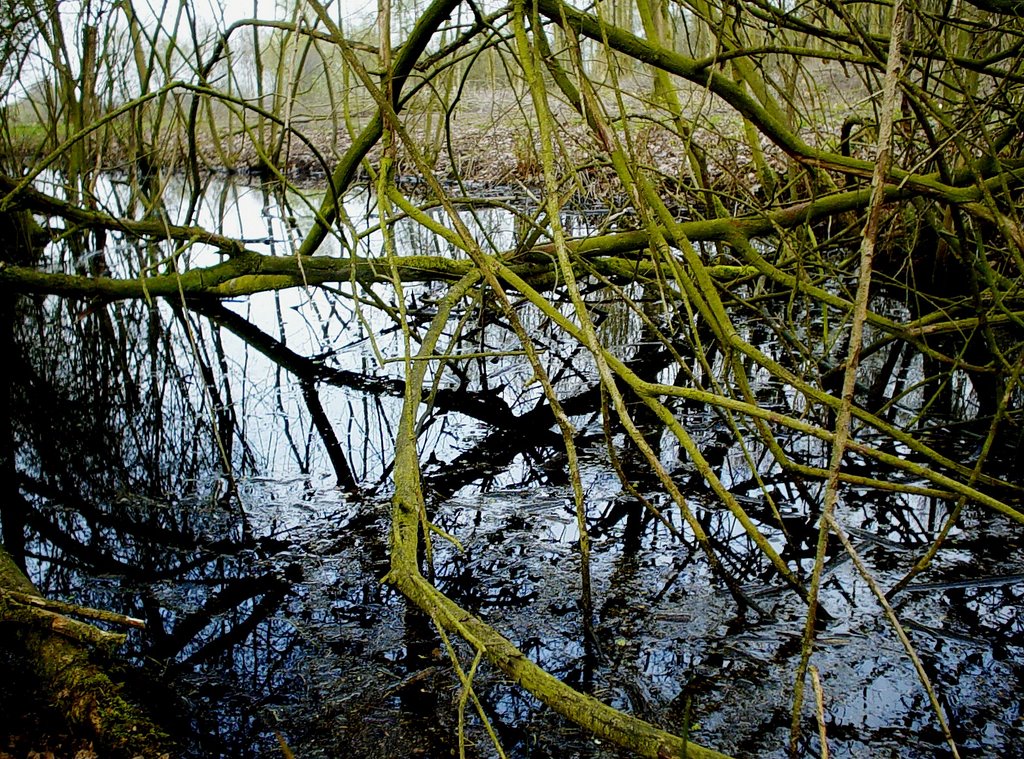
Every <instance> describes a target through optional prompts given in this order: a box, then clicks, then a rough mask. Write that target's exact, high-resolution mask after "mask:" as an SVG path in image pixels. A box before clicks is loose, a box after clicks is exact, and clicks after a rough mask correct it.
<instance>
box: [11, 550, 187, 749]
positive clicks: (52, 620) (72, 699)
mask: <svg viewBox="0 0 1024 759" xmlns="http://www.w3.org/2000/svg"><path fill="white" fill-rule="evenodd" d="M0 588H3V589H4V590H6V591H8V592H9V593H13V594H25V595H29V596H38V595H39V594H38V591H37V590H36V589H35V587H34V586H33V585H32V583H31V581H29V579H28V578H27V577H26V576H25V575H24V573H23V572H22V571H21V570H20V569H18V567H17V565H16V564H15V563H14V561H13V560H12V559H11V557H10V555H9V554H8V553H7V552H6V551H5V550H4V549H3V548H0ZM30 608H31V607H30V606H25V605H21V604H18V603H16V602H14V601H13V599H12V597H11V596H7V600H6V601H5V602H4V603H3V604H0V625H2V626H3V627H4V628H5V629H6V630H13V633H14V634H13V635H8V636H6V639H7V640H9V641H11V642H12V644H14V645H16V646H20V647H21V648H22V650H24V651H25V653H26V654H27V658H28V660H29V662H30V664H31V669H32V672H33V674H34V676H35V678H36V679H37V680H38V682H39V684H40V687H41V688H42V689H43V690H44V691H45V693H46V695H47V696H48V698H49V699H50V700H51V702H52V703H53V705H54V706H55V707H56V709H57V710H58V711H59V712H60V713H61V714H63V715H64V717H65V719H66V720H67V726H68V729H69V730H70V731H71V732H72V733H74V734H75V735H78V736H80V737H81V738H82V739H83V740H85V741H89V742H92V743H93V745H94V746H95V747H96V749H97V750H98V752H99V753H100V755H101V756H109V757H138V756H142V757H164V756H170V755H171V753H172V751H173V743H172V741H171V740H170V738H169V736H168V735H167V733H166V732H165V731H164V730H162V729H161V728H160V727H159V726H158V725H157V724H156V723H155V722H154V721H153V720H152V719H151V718H150V717H149V716H147V715H145V714H144V713H143V711H142V710H141V709H140V708H139V707H138V706H137V705H135V704H132V703H130V702H128V701H127V700H126V699H125V698H124V697H123V696H122V695H121V692H120V691H121V688H120V687H119V686H118V685H117V684H115V683H114V682H113V681H112V680H111V679H110V677H109V676H108V675H107V674H106V672H105V671H104V669H103V668H102V667H101V666H99V665H98V664H97V663H96V662H95V661H93V656H92V655H91V650H90V646H88V645H86V644H84V643H83V642H80V640H81V636H80V635H76V634H74V633H72V637H69V636H68V634H67V631H68V629H69V628H70V629H72V630H74V629H76V623H74V621H73V620H68V619H67V618H64V617H58V616H56V615H50V616H46V615H48V614H50V613H49V612H47V613H45V614H44V615H42V616H40V615H39V614H35V615H33V614H31V613H30V612H28V611H26V610H27V609H30ZM33 620H35V621H33ZM61 620H62V621H61ZM80 624H81V623H77V625H80ZM97 632H99V631H97ZM79 633H80V631H79ZM93 640H94V642H95V641H96V640H97V638H96V636H93Z"/></svg>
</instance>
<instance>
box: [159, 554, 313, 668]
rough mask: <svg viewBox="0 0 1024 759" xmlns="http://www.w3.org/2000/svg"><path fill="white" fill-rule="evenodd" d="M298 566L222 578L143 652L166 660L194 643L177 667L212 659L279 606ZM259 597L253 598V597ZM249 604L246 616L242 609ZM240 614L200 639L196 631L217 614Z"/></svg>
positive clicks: (246, 636)
mask: <svg viewBox="0 0 1024 759" xmlns="http://www.w3.org/2000/svg"><path fill="white" fill-rule="evenodd" d="M301 576H302V571H301V569H299V567H298V565H290V566H289V567H288V568H286V570H285V572H284V575H283V576H282V575H281V574H279V573H268V574H263V575H258V576H254V577H253V576H242V577H238V578H235V579H231V580H225V581H224V584H223V586H222V588H221V590H220V591H218V592H217V593H215V594H213V595H211V596H210V597H209V598H207V599H206V602H205V603H204V604H203V606H202V608H201V609H199V610H197V611H195V612H192V613H191V614H189V615H187V616H186V617H184V618H183V619H181V620H179V621H178V622H177V624H176V625H175V626H174V629H173V631H172V632H171V633H169V634H165V635H162V636H160V637H159V638H157V639H156V640H154V642H153V645H152V646H151V647H150V648H149V650H148V651H147V652H146V653H147V655H148V656H152V657H154V658H157V659H169V658H172V657H174V656H176V655H177V654H179V653H181V652H183V651H184V650H185V649H186V648H190V647H193V646H194V650H192V651H191V652H190V653H189V654H188V655H187V656H186V657H185V659H184V660H183V661H182V662H181V663H180V665H179V666H185V665H188V664H192V663H195V662H200V661H204V660H207V659H213V658H215V657H216V656H218V655H219V654H221V653H223V652H224V651H227V650H229V649H230V648H232V647H233V646H235V645H237V644H238V643H240V642H242V641H243V640H245V639H246V638H248V637H249V635H250V634H252V632H253V631H254V630H255V629H256V627H257V626H258V625H260V624H261V623H262V622H263V621H265V620H266V619H267V618H268V617H269V616H270V615H271V614H273V613H274V611H276V609H277V608H278V607H279V606H280V605H281V602H282V601H283V600H284V598H285V596H286V595H287V593H288V591H289V590H290V589H291V586H292V582H293V581H295V580H299V579H301ZM257 598H259V600H258V601H257V600H256V599H257ZM249 602H252V603H251V609H250V610H249V612H248V614H247V615H246V613H245V611H243V608H244V607H245V606H246V605H247V603H249ZM229 614H230V615H232V616H235V615H238V616H240V617H243V618H242V619H241V620H240V621H237V620H235V621H232V622H231V623H229V624H227V625H226V628H225V627H222V626H220V625H218V626H217V627H216V628H213V629H214V630H215V631H216V632H214V633H213V634H211V635H209V636H208V637H206V638H205V640H204V639H203V638H204V636H202V635H200V633H201V632H202V631H203V630H204V629H206V628H207V627H208V626H209V625H210V624H211V623H213V622H214V621H215V620H216V619H218V618H219V617H222V616H225V615H229Z"/></svg>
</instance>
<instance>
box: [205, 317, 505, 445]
mask: <svg viewBox="0 0 1024 759" xmlns="http://www.w3.org/2000/svg"><path fill="white" fill-rule="evenodd" d="M188 307H189V308H190V309H191V310H193V311H195V312H196V313H199V314H202V315H203V316H206V317H207V318H208V319H210V320H212V321H215V322H217V323H218V324H220V325H221V326H222V327H225V328H226V329H228V330H230V331H231V332H233V333H235V335H237V336H238V337H239V338H241V339H242V340H244V341H245V342H246V344H248V345H249V346H250V347H252V348H255V349H256V350H257V351H259V352H260V353H262V354H263V355H265V356H266V357H267V358H269V359H270V360H271V361H273V362H274V363H276V364H277V365H278V366H280V367H282V368H284V369H287V370H288V371H289V372H291V373H292V374H293V375H294V376H295V377H296V378H298V379H299V380H300V381H304V382H314V383H316V382H324V383H327V384H329V385H335V386H337V387H346V388H350V389H352V390H358V391H361V392H364V393H370V394H372V395H390V396H394V397H401V396H402V395H403V394H404V393H405V383H404V382H403V381H402V380H399V379H394V378H391V377H374V376H371V375H368V374H364V373H361V372H353V371H349V370H347V369H337V368H334V367H331V366H327V365H326V364H325V363H324V362H323V361H322V360H319V359H315V358H310V357H307V356H303V355H301V354H299V353H296V352H295V351H293V350H292V349H291V348H289V347H288V346H286V345H285V344H284V343H283V342H281V341H280V340H277V339H275V338H274V337H272V336H270V335H268V334H267V333H265V332H263V331H262V330H261V329H259V328H258V327H257V326H255V325H254V324H252V323H251V322H249V321H248V320H247V319H244V318H243V317H241V316H239V315H238V314H236V313H234V312H233V311H231V310H230V309H228V308H227V307H225V306H223V305H222V304H221V303H219V302H217V301H212V300H200V299H193V300H189V301H188ZM427 398H428V395H427V394H426V393H424V400H426V399H427ZM433 404H434V406H435V407H436V408H438V409H441V410H442V411H458V412H459V413H460V414H465V415H466V416H469V417H472V418H474V419H478V420H480V421H482V422H486V423H487V424H490V425H492V426H495V427H502V428H505V429H515V428H517V427H518V426H519V424H518V422H517V420H516V417H515V415H513V414H512V411H511V410H510V409H509V408H508V404H506V403H505V401H504V400H503V399H502V397H501V395H500V393H499V392H497V391H493V392H489V393H478V392H474V391H471V390H468V389H462V388H458V389H452V388H439V389H438V390H437V392H436V393H435V394H434V396H433Z"/></svg>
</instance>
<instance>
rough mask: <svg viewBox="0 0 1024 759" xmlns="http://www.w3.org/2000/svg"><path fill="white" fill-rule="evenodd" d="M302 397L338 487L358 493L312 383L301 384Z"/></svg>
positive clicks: (336, 437)
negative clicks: (332, 469) (336, 479)
mask: <svg viewBox="0 0 1024 759" xmlns="http://www.w3.org/2000/svg"><path fill="white" fill-rule="evenodd" d="M302 397H303V398H305V399H306V408H308V409H309V415H310V417H312V419H313V426H315V427H316V431H317V432H318V433H319V434H320V439H321V440H322V441H323V443H324V448H326V449H327V455H328V456H329V457H330V459H331V464H332V465H333V466H334V473H335V475H337V477H338V487H339V488H341V489H342V490H346V491H348V492H350V493H355V492H358V490H359V486H358V485H357V484H356V478H355V475H353V474H352V467H350V466H349V463H348V459H346V458H345V451H344V450H342V447H341V442H340V441H339V440H338V436H337V435H335V434H334V428H333V427H331V421H330V419H328V418H327V414H326V413H325V412H324V407H323V404H321V403H320V394H319V393H318V392H317V389H316V385H315V384H314V383H312V382H303V383H302Z"/></svg>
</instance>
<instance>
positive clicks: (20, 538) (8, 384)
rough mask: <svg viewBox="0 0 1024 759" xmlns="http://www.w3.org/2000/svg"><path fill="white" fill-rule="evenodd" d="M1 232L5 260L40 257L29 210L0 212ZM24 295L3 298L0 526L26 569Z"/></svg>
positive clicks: (6, 543)
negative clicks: (20, 464)
mask: <svg viewBox="0 0 1024 759" xmlns="http://www.w3.org/2000/svg"><path fill="white" fill-rule="evenodd" d="M0 233H2V234H3V238H4V239H5V240H6V241H7V245H6V251H5V252H4V254H2V256H3V259H4V260H5V261H7V262H9V263H14V264H20V265H27V264H31V263H32V262H33V261H34V260H35V259H36V258H37V255H36V254H37V251H38V250H39V248H40V244H41V239H40V238H41V236H42V228H41V227H39V225H38V224H36V222H35V220H34V219H33V218H32V215H31V214H30V213H28V212H26V211H16V212H13V213H0ZM21 300H22V298H21V296H17V295H8V296H5V297H4V298H2V299H0V356H3V357H4V360H5V361H6V363H7V367H6V369H5V370H4V371H3V372H0V523H2V529H3V532H2V535H3V545H4V547H5V548H6V549H7V551H8V553H9V554H10V557H11V559H12V560H13V561H14V562H15V564H17V566H18V567H19V568H20V569H22V570H23V569H24V568H25V520H26V516H27V504H26V503H25V499H24V498H23V497H22V495H21V490H20V489H19V488H18V477H17V469H16V467H15V464H14V455H15V447H16V446H15V440H14V424H13V413H12V412H13V406H14V391H15V388H16V387H18V386H19V385H20V384H21V383H20V382H19V378H18V377H17V368H18V367H20V365H21V362H20V361H17V360H15V357H16V356H17V355H18V346H17V344H16V341H15V338H14V329H15V324H16V322H17V319H18V313H17V310H18V308H17V307H18V303H19V302H21Z"/></svg>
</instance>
